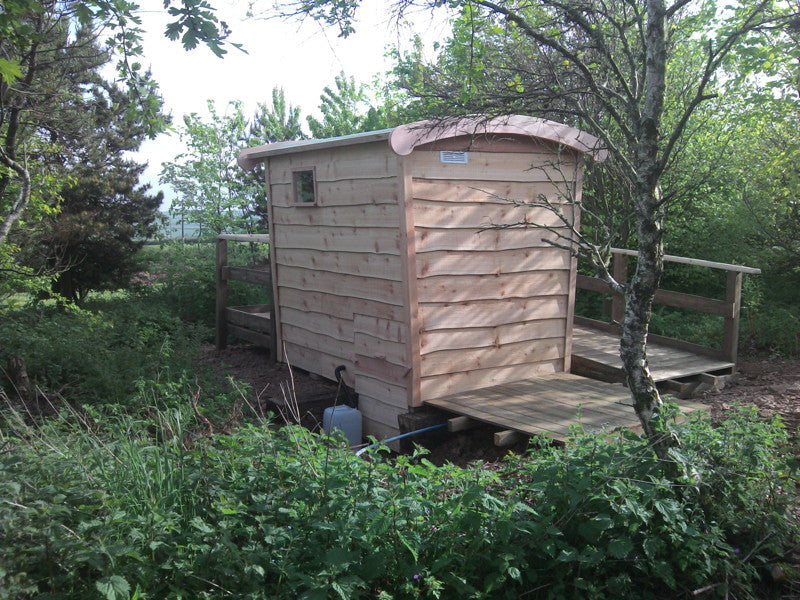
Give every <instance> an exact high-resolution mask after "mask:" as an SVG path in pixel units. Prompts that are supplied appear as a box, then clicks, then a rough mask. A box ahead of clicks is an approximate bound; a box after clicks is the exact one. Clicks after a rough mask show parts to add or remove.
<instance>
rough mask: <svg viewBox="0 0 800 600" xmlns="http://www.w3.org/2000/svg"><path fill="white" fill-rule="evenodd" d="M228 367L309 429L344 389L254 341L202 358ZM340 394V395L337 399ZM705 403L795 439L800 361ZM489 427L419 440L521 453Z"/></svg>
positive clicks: (434, 457) (443, 452) (493, 456)
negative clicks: (772, 420)
mask: <svg viewBox="0 0 800 600" xmlns="http://www.w3.org/2000/svg"><path fill="white" fill-rule="evenodd" d="M202 360H203V362H205V363H206V364H210V365H212V366H214V367H216V368H218V369H219V372H221V373H222V372H228V373H230V374H232V375H233V376H234V377H236V378H237V379H238V380H240V381H243V382H245V383H247V384H248V385H249V386H250V388H251V393H250V397H251V402H252V403H253V405H254V406H255V407H256V408H257V410H259V411H260V412H262V413H266V412H269V411H272V412H275V413H276V414H279V415H281V414H283V415H286V417H287V418H288V419H291V420H296V417H292V415H291V411H289V410H287V407H286V402H285V399H286V398H287V397H291V396H292V394H291V393H290V390H293V394H294V397H296V398H297V401H298V406H299V407H300V414H299V415H297V416H299V417H300V418H301V422H302V423H303V424H304V425H305V426H307V427H309V428H311V429H317V428H319V427H320V426H321V422H322V411H323V410H324V409H325V407H327V406H331V405H332V404H333V403H334V401H336V402H337V403H339V404H341V403H342V402H344V401H345V397H344V394H343V392H342V390H340V389H339V388H338V386H337V385H336V384H335V383H333V382H331V381H328V380H327V379H324V378H322V377H319V376H317V375H313V374H309V373H307V372H305V371H302V370H301V369H292V370H291V373H290V369H289V367H288V366H287V365H285V364H277V365H276V364H274V363H272V362H270V360H269V354H268V353H267V352H266V351H265V350H263V349H260V348H257V347H254V346H251V345H244V344H243V345H232V346H229V347H228V348H226V349H225V350H223V351H221V352H216V351H214V349H213V348H208V349H207V351H206V352H205V353H204V358H203V359H202ZM337 394H338V398H337ZM695 401H700V402H702V403H704V404H706V405H707V407H708V408H707V410H708V412H709V414H710V415H711V417H712V418H715V419H717V418H720V417H722V416H723V415H724V414H725V412H726V411H728V410H730V409H731V408H732V407H733V406H734V405H736V404H742V405H751V406H755V407H756V408H757V409H758V410H759V413H760V414H761V415H762V416H764V417H772V416H774V415H780V416H781V417H782V418H783V420H784V422H785V424H786V427H787V430H788V432H789V434H790V435H791V436H792V437H793V438H796V436H797V431H798V426H800V360H798V359H793V360H786V359H774V358H757V359H749V360H743V361H740V363H739V373H738V374H737V375H736V376H735V377H734V378H733V379H732V380H731V381H729V382H728V384H727V385H726V386H725V387H724V388H723V389H722V390H712V391H709V392H706V393H705V394H703V395H701V396H699V397H697V398H695ZM492 432H493V430H492V428H491V427H488V426H487V427H479V428H476V429H471V430H469V431H463V432H459V433H446V432H433V433H430V434H425V435H422V436H418V437H417V438H415V439H414V441H415V442H417V443H419V444H420V445H423V446H425V447H426V448H428V449H429V450H430V456H429V459H430V460H431V461H432V462H434V463H436V464H442V463H444V462H447V461H449V462H452V463H455V464H458V465H462V466H463V465H465V464H467V463H469V462H471V461H475V460H482V461H485V462H489V463H491V462H496V461H498V460H500V459H501V458H502V457H503V456H504V455H505V454H506V453H507V452H521V451H523V450H524V449H525V443H524V442H523V443H519V444H516V445H514V446H511V447H508V448H498V447H496V446H495V445H494V443H493V437H492Z"/></svg>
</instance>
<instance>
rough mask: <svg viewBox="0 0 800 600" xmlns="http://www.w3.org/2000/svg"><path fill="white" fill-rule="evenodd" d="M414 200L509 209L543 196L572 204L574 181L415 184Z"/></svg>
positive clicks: (420, 181)
mask: <svg viewBox="0 0 800 600" xmlns="http://www.w3.org/2000/svg"><path fill="white" fill-rule="evenodd" d="M412 182H413V183H412V185H413V194H412V195H413V197H414V199H415V200H430V201H437V202H448V203H459V204H461V203H480V204H482V205H498V206H508V205H509V201H510V200H522V201H531V200H537V199H538V198H539V196H540V195H544V196H545V197H546V198H547V199H548V200H550V201H551V202H563V201H568V200H572V197H571V195H570V190H571V189H572V181H561V180H559V181H557V182H553V181H538V182H527V183H526V182H513V181H511V182H509V181H471V180H470V178H469V177H467V178H466V179H445V180H441V179H440V180H436V179H422V178H418V177H417V178H414V179H413V180H412Z"/></svg>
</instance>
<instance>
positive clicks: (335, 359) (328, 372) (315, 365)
mask: <svg viewBox="0 0 800 600" xmlns="http://www.w3.org/2000/svg"><path fill="white" fill-rule="evenodd" d="M283 347H284V350H285V354H284V360H285V362H287V363H288V364H289V365H291V366H293V367H300V368H301V369H305V370H306V371H308V372H310V373H316V374H318V375H321V376H322V377H325V378H326V379H330V380H331V381H336V377H335V375H334V371H335V370H336V367H338V366H339V365H344V366H345V372H344V373H343V374H342V378H343V379H344V382H345V383H346V384H347V385H349V386H351V387H352V386H353V385H354V383H355V379H354V377H353V373H354V371H355V365H354V363H353V360H352V359H349V358H347V357H344V356H339V355H331V354H328V353H326V352H322V351H320V350H316V349H314V348H307V347H304V346H300V345H297V344H295V343H294V342H290V341H287V340H285V339H284V341H283Z"/></svg>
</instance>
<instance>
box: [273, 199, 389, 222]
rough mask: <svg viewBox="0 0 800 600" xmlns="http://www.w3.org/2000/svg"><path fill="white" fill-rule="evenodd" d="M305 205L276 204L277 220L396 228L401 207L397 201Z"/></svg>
mask: <svg viewBox="0 0 800 600" xmlns="http://www.w3.org/2000/svg"><path fill="white" fill-rule="evenodd" d="M304 208H305V207H299V208H298V207H285V206H276V207H275V222H276V223H279V224H281V225H311V226H317V225H329V226H332V227H377V228H397V226H398V224H399V218H400V208H399V207H398V206H397V204H394V203H393V204H358V205H349V206H347V205H345V206H342V205H338V206H337V205H334V206H317V207H316V208H315V209H314V210H304Z"/></svg>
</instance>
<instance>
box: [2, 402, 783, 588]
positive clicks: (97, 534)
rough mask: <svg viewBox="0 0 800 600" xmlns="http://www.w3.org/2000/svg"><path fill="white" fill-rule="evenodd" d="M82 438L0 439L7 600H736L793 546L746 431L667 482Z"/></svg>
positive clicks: (753, 436) (204, 442) (302, 444)
mask: <svg viewBox="0 0 800 600" xmlns="http://www.w3.org/2000/svg"><path fill="white" fill-rule="evenodd" d="M73 419H74V417H73V416H71V415H66V416H64V417H63V419H62V421H61V423H69V422H70V421H71V420H73ZM93 428H94V430H95V431H102V432H103V434H102V437H96V436H95V435H93V434H90V433H89V432H88V431H87V429H85V428H84V429H79V428H76V427H71V426H69V425H59V422H58V421H52V422H50V423H48V424H45V425H44V426H43V427H41V428H39V429H33V428H31V427H27V426H25V425H23V424H18V425H17V426H16V428H15V430H14V431H13V432H12V433H5V434H0V435H2V436H3V437H2V438H0V442H2V444H3V445H4V447H5V451H4V452H3V453H2V454H0V486H2V490H3V496H4V498H5V499H6V501H5V502H4V503H2V504H0V535H2V536H3V539H4V540H5V541H6V543H4V544H3V545H2V546H0V564H2V565H3V569H4V570H0V589H5V590H9V593H10V594H11V596H12V597H16V598H20V599H24V598H34V597H37V598H45V597H53V596H52V595H53V594H56V595H57V596H58V597H59V598H64V599H71V598H90V597H106V598H112V599H114V598H127V597H129V595H130V594H133V593H134V592H135V593H136V594H137V595H138V597H141V598H212V597H213V598H216V597H223V596H230V597H234V598H246V599H266V598H289V597H291V598H305V599H315V598H320V599H326V598H341V599H351V598H352V599H356V598H381V599H384V600H388V599H390V598H394V599H398V600H400V599H412V598H442V599H450V598H454V599H455V598H459V599H461V598H517V597H520V596H521V595H524V597H526V598H615V599H616V598H648V597H651V598H652V597H670V598H674V597H691V592H692V590H693V589H697V588H699V587H706V586H712V587H711V589H712V591H713V593H716V594H718V595H724V594H725V593H727V592H731V593H733V594H735V595H736V597H739V598H742V597H746V595H747V592H748V590H749V589H750V588H751V586H752V585H753V583H754V581H755V580H756V571H757V568H758V567H759V566H760V565H762V564H764V562H765V561H768V560H771V559H772V558H773V556H774V553H775V552H777V551H779V550H780V549H781V548H782V547H783V545H784V544H785V542H786V540H787V538H788V536H789V534H790V533H791V529H790V527H789V522H788V520H787V519H786V510H785V509H786V502H787V499H786V496H785V495H784V494H783V493H782V489H781V483H782V482H784V480H785V472H784V469H785V464H784V460H783V458H782V456H781V454H780V452H779V448H780V445H781V444H782V443H783V438H782V435H781V434H780V426H779V425H778V424H776V423H775V422H761V421H758V420H756V419H755V417H754V415H753V414H751V413H749V412H742V413H739V414H738V415H736V416H735V417H734V418H733V419H730V420H728V421H726V422H725V423H723V424H722V426H721V427H720V428H719V429H713V428H712V427H711V426H710V425H709V424H708V423H707V422H705V421H700V420H694V421H692V422H690V423H689V424H687V425H686V426H684V427H683V429H682V436H683V440H684V447H683V449H682V450H681V451H680V452H678V453H676V455H675V458H676V460H678V461H679V462H682V463H684V464H686V465H690V466H691V468H692V471H693V472H694V473H695V474H694V475H693V476H692V477H690V478H689V477H687V478H685V479H684V480H683V481H679V482H677V483H676V482H672V481H669V480H667V479H666V478H665V477H664V476H663V473H662V469H661V466H660V464H659V463H658V462H657V461H656V460H655V459H654V458H653V456H652V453H651V452H650V451H649V450H648V449H647V447H646V444H645V442H644V441H643V440H642V439H641V438H640V437H638V436H635V435H633V434H623V435H620V436H614V437H612V436H608V435H587V434H583V433H581V432H576V435H575V437H574V439H572V440H571V441H570V442H569V443H568V444H567V446H566V448H564V449H552V448H549V447H544V446H543V447H541V448H538V449H535V450H534V451H533V452H531V453H530V454H529V455H527V456H523V457H514V458H511V459H510V460H509V461H508V462H506V463H505V464H504V466H502V467H501V469H500V470H499V471H498V472H493V471H491V470H487V469H483V468H481V466H480V465H477V466H474V467H472V468H468V469H461V468H458V467H454V466H452V465H448V466H445V467H435V466H434V465H432V464H431V463H429V462H428V461H426V460H425V459H424V457H421V456H419V455H417V456H412V457H408V456H402V457H399V458H398V459H397V460H395V461H388V460H379V459H378V457H377V456H376V455H373V460H371V461H364V460H361V459H358V458H356V457H354V456H353V455H352V454H350V453H349V452H347V451H345V450H343V449H342V446H341V444H340V443H339V441H338V440H331V439H325V438H318V437H316V436H315V435H313V434H310V433H309V432H307V431H306V430H303V429H300V428H298V427H291V426H290V427H284V428H282V429H280V430H271V429H269V428H267V427H261V426H247V427H243V428H242V429H240V430H239V431H237V432H234V433H233V434H231V435H222V436H218V437H214V438H198V437H196V436H193V435H191V434H190V432H189V431H187V430H186V428H185V427H184V426H183V422H182V418H181V417H180V414H179V413H176V412H174V411H171V412H165V413H159V414H158V415H157V418H156V420H155V421H149V422H143V421H137V420H135V419H132V418H130V417H118V418H116V419H115V420H114V421H112V422H109V423H102V422H101V423H95V424H93ZM737 550H738V551H737Z"/></svg>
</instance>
